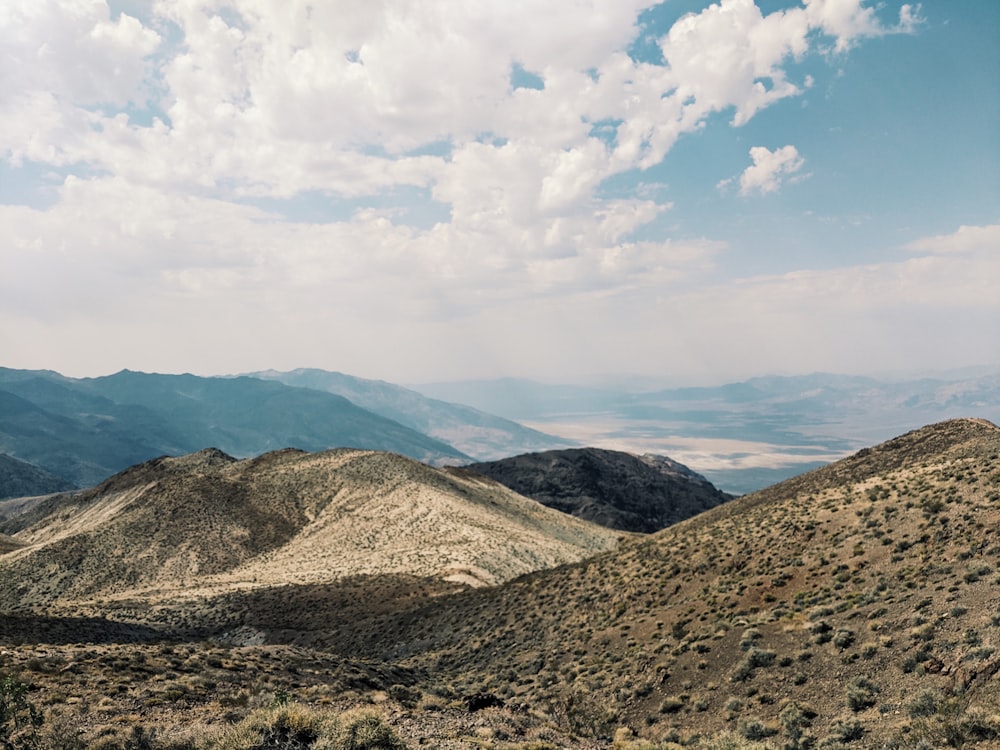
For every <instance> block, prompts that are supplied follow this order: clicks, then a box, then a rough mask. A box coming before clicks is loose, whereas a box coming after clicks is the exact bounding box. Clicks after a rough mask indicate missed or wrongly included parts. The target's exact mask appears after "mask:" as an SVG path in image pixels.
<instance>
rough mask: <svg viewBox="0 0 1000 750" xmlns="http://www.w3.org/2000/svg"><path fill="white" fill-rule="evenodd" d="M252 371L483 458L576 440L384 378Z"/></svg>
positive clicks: (309, 371)
mask: <svg viewBox="0 0 1000 750" xmlns="http://www.w3.org/2000/svg"><path fill="white" fill-rule="evenodd" d="M251 376H252V377H256V378H262V379H265V380H277V381H279V382H282V383H285V384H286V385H292V386H297V387H301V388H313V389H315V390H319V391H326V392H328V393H335V394H337V395H338V396H343V397H344V398H346V399H348V400H350V401H351V402H352V403H354V404H357V405H358V406H360V407H362V408H363V409H368V410H369V411H372V412H375V413H376V414H381V415H382V416H383V417H386V418H388V419H392V420H395V421H396V422H399V423H400V424H404V425H406V426H407V427H411V428H413V429H414V430H417V431H418V432H422V433H423V434H425V435H430V436H431V437H434V438H437V439H438V440H442V441H444V442H446V443H448V444H449V445H453V446H455V447H456V448H457V449H458V450H460V451H462V452H463V453H465V454H467V455H469V456H472V457H473V458H474V459H477V460H479V461H489V460H492V459H496V458H503V457H505V456H510V455H512V454H515V453H523V452H525V451H537V450H546V449H550V448H564V447H568V446H570V445H573V441H571V440H566V439H564V438H560V437H555V436H553V435H546V434H545V433H544V432H539V431H538V430H532V429H529V428H528V427H525V426H523V425H520V424H518V423H517V422H512V421H511V420H509V419H504V418H503V417H497V416H494V415H493V414H487V413H486V412H483V411H479V410H478V409H473V408H472V407H469V406H462V405H460V404H453V403H449V402H447V401H440V400H438V399H433V398H427V397H426V396H423V395H421V394H419V393H417V392H416V391H412V390H410V389H409V388H403V387H402V386H399V385H394V384H392V383H387V382H385V381H382V380H368V379H365V378H357V377H354V376H352V375H345V374H343V373H340V372H328V371H326V370H314V369H299V370H292V371H291V372H276V371H274V370H268V371H266V372H256V373H251Z"/></svg>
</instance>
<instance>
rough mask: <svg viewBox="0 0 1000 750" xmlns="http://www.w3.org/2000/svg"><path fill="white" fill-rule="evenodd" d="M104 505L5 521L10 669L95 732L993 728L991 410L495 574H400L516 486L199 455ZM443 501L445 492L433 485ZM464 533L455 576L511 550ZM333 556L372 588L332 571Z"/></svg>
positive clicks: (629, 735) (401, 468) (67, 506)
mask: <svg viewBox="0 0 1000 750" xmlns="http://www.w3.org/2000/svg"><path fill="white" fill-rule="evenodd" d="M341 462H342V463H341ZM185 464H186V465H185ZM350 467H353V470H352V471H353V473H351V472H348V473H347V474H343V473H342V472H343V471H345V470H346V469H348V468H350ZM171 472H174V473H171ZM411 472H416V474H413V473H411ZM407 477H409V478H410V479H413V478H414V477H417V478H419V479H420V481H419V482H418V486H414V485H413V484H411V483H410V481H409V479H407ZM362 480H363V481H362ZM428 486H430V487H432V488H433V489H428ZM351 487H357V488H358V491H357V492H352V491H351V489H350V488H351ZM171 488H173V489H171ZM237 488H242V489H240V490H237ZM483 491H485V492H486V493H487V494H486V495H482V494H480V493H481V492H483ZM90 492H94V491H90ZM372 492H376V493H381V494H379V495H377V496H376V497H375V498H374V499H372V498H371V497H370V495H371V493H372ZM102 493H103V494H88V492H83V493H77V494H75V495H72V496H62V498H61V499H57V498H47V499H45V500H44V501H43V504H45V503H48V507H47V508H42V507H41V505H39V506H36V507H35V508H34V509H32V510H29V511H27V515H26V516H25V517H23V518H21V519H20V521H18V523H17V524H14V525H10V521H8V522H7V525H5V526H3V527H2V528H0V532H2V534H3V536H0V545H5V546H4V547H3V548H8V549H11V551H8V552H6V553H5V554H2V555H0V580H3V581H4V584H5V585H4V586H3V587H0V597H2V599H3V601H2V602H0V612H2V613H3V616H0V636H2V637H3V639H4V652H3V654H2V657H3V660H4V662H3V667H4V671H5V674H12V675H20V679H22V680H23V681H24V683H25V684H26V686H27V689H28V692H27V696H28V697H29V698H30V699H31V700H33V701H35V702H36V703H37V704H38V705H40V706H43V707H44V710H45V712H46V716H47V719H49V718H51V719H52V720H53V723H55V720H57V719H58V718H59V717H60V716H63V717H68V719H67V720H68V721H70V722H73V723H72V724H71V726H73V727H75V728H77V729H81V730H82V731H84V732H85V736H86V738H87V739H88V740H92V741H95V742H96V741H101V742H103V743H110V742H112V741H113V740H114V741H116V742H117V745H116V746H126V742H127V741H128V735H127V734H126V733H127V732H129V731H131V732H132V734H133V735H138V736H140V737H142V736H144V735H142V734H141V733H140V732H139V730H141V729H145V728H156V729H157V737H156V738H155V739H156V740H157V743H156V744H154V745H153V746H154V747H161V748H166V747H177V746H178V745H179V744H181V745H182V744H183V743H182V740H185V739H189V740H191V741H192V742H193V740H195V739H197V741H198V746H200V747H206V748H222V747H230V748H231V747H234V745H233V744H224V742H231V740H233V739H234V738H235V737H237V736H240V737H245V738H246V740H245V742H244V743H243V744H241V745H240V746H241V747H271V746H276V743H272V744H265V742H264V741H263V740H262V739H261V738H262V737H267V738H271V739H272V740H274V739H275V738H278V739H283V738H287V737H288V735H289V730H290V729H291V728H293V727H296V726H298V727H301V726H303V724H302V722H303V721H304V720H305V718H308V717H311V716H314V714H312V713H310V712H313V711H316V712H319V715H320V716H323V717H326V718H325V719H324V720H325V721H329V722H344V723H347V721H348V718H347V717H349V716H355V714H353V713H349V714H344V715H343V717H341V716H340V715H339V712H340V711H343V710H344V709H345V708H348V707H359V706H363V707H365V708H366V710H367V711H371V710H372V709H373V708H374V709H375V710H377V711H378V717H377V719H378V721H379V722H381V724H378V725H377V726H378V727H379V731H381V732H387V731H390V730H391V732H393V733H395V734H396V735H398V736H399V737H400V738H401V740H402V743H400V742H394V743H388V740H387V741H386V743H387V744H384V745H383V746H385V747H393V748H399V747H403V746H405V747H412V748H416V747H439V748H442V749H443V750H451V749H453V748H454V749H457V748H463V747H478V748H483V749H484V750H528V748H536V749H538V750H542V748H546V749H551V748H575V749H576V750H596V749H597V748H614V749H615V750H649V748H658V749H661V750H662V749H663V748H675V747H690V748H704V749H705V750H721V748H734V749H739V750H762V749H770V750H777V748H797V749H801V748H810V747H812V748H827V749H828V750H832V749H833V748H849V749H850V748H859V749H860V748H874V747H889V748H898V749H899V750H903V749H906V750H917V748H939V747H940V748H944V747H962V748H966V749H972V750H988V749H990V748H995V747H997V744H998V742H1000V680H998V676H1000V656H998V649H1000V609H998V605H1000V602H998V600H997V590H998V586H1000V568H998V560H1000V541H998V540H1000V534H998V531H1000V428H998V427H997V426H995V425H993V424H991V423H989V422H986V421H984V420H977V419H957V420H949V421H946V422H942V423H937V424H933V425H930V426H928V427H924V428H920V429H918V430H915V431H911V432H908V433H906V434H903V435H901V436H900V437H897V438H894V439H892V440H889V441H887V442H885V443H881V444H878V445H874V446H872V447H870V448H865V449H863V450H860V451H857V452H855V453H854V454H852V455H851V456H849V457H847V458H844V459H842V460H840V461H838V462H835V463H833V464H831V465H829V466H826V467H823V468H821V469H818V470H816V471H812V472H809V473H806V474H803V475H800V476H798V477H795V478H793V479H791V480H788V481H786V482H783V483H781V484H778V485H775V486H773V487H770V488H767V489H765V490H763V491H760V492H757V493H754V494H750V495H746V496H744V497H740V498H736V499H734V500H732V501H730V502H727V503H723V504H721V505H718V506H716V507H714V508H711V509H709V510H707V511H705V512H703V513H701V514H699V515H697V516H694V517H692V518H690V519H687V520H685V521H681V522H679V523H677V524H674V525H672V526H669V527H668V528H666V529H664V530H662V531H659V532H657V533H655V534H651V535H647V536H643V537H626V538H625V539H623V540H622V542H621V544H619V545H618V546H617V548H615V549H608V551H605V552H602V553H600V554H596V555H593V556H588V557H585V559H580V560H579V562H575V563H567V564H562V565H557V566H556V567H546V566H543V565H536V566H534V567H535V568H537V570H536V572H532V573H525V574H523V575H517V572H516V570H515V569H514V566H513V565H510V566H508V567H506V568H505V571H497V572H495V573H494V576H495V580H496V581H498V583H497V584H496V585H489V586H483V587H478V588H470V587H467V586H461V585H458V584H456V583H451V582H448V581H445V580H443V577H444V578H447V577H448V574H447V573H445V574H444V576H443V577H442V574H441V573H442V571H441V567H442V561H441V560H440V559H437V560H433V561H432V562H431V563H430V564H428V565H427V566H426V567H423V568H420V569H421V570H424V571H425V572H426V571H431V572H432V576H431V577H419V576H413V575H409V574H406V573H403V572H400V571H401V570H404V569H412V568H401V567H395V563H393V562H391V561H393V560H396V561H399V560H402V561H404V562H405V563H406V564H407V565H412V564H413V563H414V561H423V559H424V556H425V555H431V556H433V555H434V554H436V551H437V549H438V544H437V542H438V539H437V537H435V536H434V533H435V530H436V529H439V528H440V524H442V523H443V522H446V521H447V520H448V519H450V518H454V517H456V515H457V514H458V509H460V508H466V509H468V508H469V507H475V508H477V509H478V510H477V511H476V513H475V516H476V517H482V516H480V515H479V514H480V513H483V512H485V513H493V512H496V511H499V512H500V513H501V515H505V516H507V517H512V518H520V517H524V514H526V513H527V509H525V510H523V511H514V512H510V513H508V512H507V511H506V510H505V509H506V508H508V507H509V506H508V505H507V504H506V500H505V499H504V498H505V497H507V498H516V497H517V496H516V495H513V494H512V493H509V491H507V490H505V489H503V488H501V487H499V485H497V484H495V483H492V482H490V481H489V480H486V479H478V480H476V479H474V478H473V477H472V476H471V474H470V473H469V472H468V471H467V470H465V469H449V470H434V469H431V468H429V467H426V466H423V465H419V464H414V463H413V462H410V461H406V460H405V459H399V458H398V457H386V456H385V455H384V454H370V453H364V452H356V451H333V452H328V453H321V454H310V455H303V454H300V453H296V452H294V451H283V452H280V453H276V454H268V455H266V456H262V457H261V458H259V459H256V460H248V461H232V460H231V459H229V458H228V457H226V456H224V455H221V454H218V453H216V452H207V453H202V454H199V455H195V456H191V457H187V458H184V459H164V460H161V461H159V462H154V463H152V464H147V465H145V466H140V467H137V468H136V469H134V470H132V471H131V472H128V473H126V474H123V475H121V476H119V477H117V478H116V479H115V480H113V482H111V483H109V485H108V486H107V487H106V488H105V489H104V490H102ZM241 493H242V494H241ZM439 493H444V494H447V495H448V497H449V498H450V499H449V500H448V502H447V503H445V504H441V505H439V504H437V503H436V502H434V503H431V501H430V500H429V499H427V498H438V497H440V494H439ZM491 493H501V494H491ZM504 493H506V494H504ZM83 497H86V498H89V500H87V501H86V502H81V498H83ZM269 498H270V499H269ZM341 501H342V502H341ZM494 502H495V503H497V505H494ZM520 502H528V501H527V500H524V499H523V498H522V499H521V500H520ZM469 503H471V506H470V505H469ZM532 505H533V507H535V508H536V512H538V513H541V514H543V515H544V517H545V518H558V517H560V516H559V515H558V514H556V513H555V511H552V510H550V509H545V508H542V507H541V506H540V505H538V504H537V503H532ZM175 507H176V508H177V512H178V520H175V521H173V522H170V523H168V522H167V521H168V519H169V515H168V514H169V512H170V510H171V509H172V508H175ZM143 514H144V515H143ZM310 514H311V515H312V520H310ZM548 514H552V515H548ZM241 517H243V518H245V519H246V520H245V521H244V522H242V523H243V524H244V526H243V529H244V531H245V532H247V533H242V532H241V531H240V523H241V522H240V521H239V520H238V519H239V518H241ZM490 517H491V518H493V517H494V516H490ZM561 517H562V518H566V517H565V516H561ZM400 518H403V519H413V518H420V519H423V520H424V523H422V524H421V530H420V531H419V533H416V534H414V535H412V536H407V537H405V538H400V537H399V534H400V533H402V532H405V531H406V530H407V529H408V528H412V523H411V524H410V526H406V525H404V526H403V527H402V528H400V526H399V525H398V519H400ZM181 519H190V521H189V522H182V520H181ZM303 519H304V520H303ZM569 521H570V522H572V523H576V524H580V526H578V527H574V528H580V529H590V530H593V529H595V527H594V526H592V525H589V524H584V523H583V522H582V521H577V520H575V519H569ZM547 523H548V522H546V525H547ZM174 524H181V525H180V528H178V529H176V530H171V527H172V526H173V525H174ZM300 524H301V525H300ZM383 526H385V527H386V528H389V529H391V530H392V533H391V535H389V536H388V537H387V538H386V539H385V543H386V544H387V545H388V546H389V551H388V552H387V553H386V554H385V555H383V554H382V552H381V551H380V550H382V549H383V545H382V543H381V542H380V543H375V541H376V538H377V537H375V536H373V534H376V532H375V530H376V529H378V528H381V527H383ZM452 528H454V534H453V535H450V536H449V538H451V539H452V540H453V542H454V545H453V546H451V547H450V548H449V549H451V550H457V549H466V550H473V549H481V548H482V547H483V546H484V545H487V544H488V545H490V546H489V548H488V550H487V552H486V553H485V554H484V555H483V556H481V557H479V558H477V561H474V562H472V563H471V564H470V563H469V558H465V561H464V564H466V565H467V566H468V567H472V566H473V565H474V566H476V567H478V566H479V565H481V564H482V563H483V562H486V561H489V560H503V559H507V558H505V557H504V555H505V554H507V553H508V550H509V548H510V546H511V545H512V544H516V543H517V540H518V539H521V538H522V537H521V536H520V534H521V533H522V532H521V531H516V532H514V533H513V535H512V536H509V535H505V534H504V533H502V528H511V527H506V526H505V525H501V527H500V528H499V529H498V527H496V526H492V527H490V528H489V529H488V530H486V529H485V527H483V526H480V527H477V528H479V529H480V530H481V531H476V532H473V533H470V529H471V528H473V527H472V526H470V525H467V524H462V525H457V526H455V527H452ZM535 528H538V526H536V527H535ZM255 529H260V536H259V537H258V538H256V539H255V537H257V532H255V531H254V530H255ZM310 529H314V531H310ZM564 533H568V534H569V536H570V537H572V536H573V533H575V532H568V531H567V532H564ZM606 533H609V532H606ZM546 536H547V537H549V538H551V534H548V533H547V534H546ZM469 537H471V538H469ZM189 539H190V540H191V541H190V544H189V546H187V547H183V545H185V544H186V543H187V540H189ZM397 539H399V543H398V544H396V545H395V546H393V545H392V543H393V541H394V540H397ZM198 540H201V541H198ZM369 540H370V541H369ZM597 546H598V547H599V546H600V545H597ZM342 548H343V549H345V550H350V552H348V551H345V552H342V551H341V549H342ZM605 549H607V548H605ZM286 552H287V553H288V554H287V555H285V553H286ZM585 554H586V553H581V557H583V556H584V555H585ZM143 556H146V558H147V559H145V562H144V561H143V560H144V558H143ZM343 556H347V557H350V558H351V559H353V561H354V562H352V563H351V566H352V567H353V566H356V565H361V566H362V567H363V569H364V570H365V573H364V574H363V575H348V576H347V577H344V578H339V579H337V580H336V581H332V579H333V578H334V577H335V576H336V575H339V573H338V572H337V571H338V570H341V571H342V570H343V568H338V564H339V563H338V562H337V561H338V560H339V559H342V557H343ZM530 557H531V555H529V554H527V551H524V557H522V558H520V559H522V560H524V559H526V558H530ZM90 559H94V560H99V561H100V564H99V565H98V564H96V563H95V564H93V565H92V564H90V563H88V562H87V561H88V560H90ZM105 566H111V567H113V568H114V570H113V571H106V570H102V567H105ZM196 566H205V570H204V572H199V569H196ZM529 567H530V566H529ZM484 569H486V568H484ZM161 570H162V572H161ZM324 570H331V571H333V573H332V574H323V571H324ZM69 571H75V572H74V573H70V572H69ZM129 571H134V573H130V572H129ZM433 571H437V573H436V574H435V573H433ZM129 575H135V576H137V580H134V581H130V580H127V578H126V577H127V576H129ZM323 575H328V576H329V577H327V578H324V577H323ZM512 576H514V577H512ZM323 581H327V582H326V583H324V582H323ZM192 584H194V585H192ZM62 696H73V697H74V698H76V697H79V699H80V701H81V703H82V706H80V707H75V708H74V706H73V705H64V704H66V703H68V702H66V701H65V700H64V698H63V697H62ZM95 706H96V707H97V708H96V709H95V708H94V707H95ZM84 707H85V708H84ZM258 707H259V708H258ZM64 712H68V713H64ZM366 716H370V715H369V714H366ZM293 719H294V723H293ZM254 722H256V723H254ZM234 723H236V726H232V725H233V724H234ZM251 723H254V724H253V725H254V726H256V727H258V729H256V730H254V732H256V734H252V733H250V730H249V729H248V726H249V725H250V724H251ZM369 725H370V726H371V727H374V726H375V725H376V720H375V719H371V720H370V721H369ZM244 730H246V731H244ZM150 731H151V730H150ZM372 731H374V728H373V729H372ZM185 732H187V734H184V733H185ZM147 734H148V732H147ZM161 738H162V739H161ZM168 743H169V744H168ZM403 743H405V744H403ZM188 744H191V743H190V742H189V743H188ZM288 744H293V743H288ZM127 746H135V744H134V743H133V744H131V745H127ZM297 746H306V747H308V746H309V741H307V740H304V741H302V742H301V744H300V745H297ZM335 746H336V745H335ZM342 746H345V747H346V746H348V745H347V744H346V743H345V744H344V745H342ZM355 746H356V745H355Z"/></svg>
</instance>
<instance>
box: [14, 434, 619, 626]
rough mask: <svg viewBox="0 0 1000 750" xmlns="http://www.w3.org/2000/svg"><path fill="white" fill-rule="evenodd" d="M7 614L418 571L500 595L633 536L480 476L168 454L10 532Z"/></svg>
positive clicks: (326, 461) (39, 512) (324, 458)
mask: <svg viewBox="0 0 1000 750" xmlns="http://www.w3.org/2000/svg"><path fill="white" fill-rule="evenodd" d="M0 532H3V533H5V534H7V535H8V536H9V537H10V538H11V539H13V541H14V542H16V543H17V544H19V545H21V548H20V549H18V550H17V551H16V552H15V553H14V554H12V555H7V556H5V557H3V558H0V578H2V579H3V580H5V581H9V582H13V581H16V582H17V585H16V587H15V586H13V585H12V586H9V587H5V588H4V590H3V591H0V608H2V609H3V610H4V611H15V610H17V611H21V610H24V609H25V608H32V609H37V608H42V609H43V610H44V609H45V608H46V607H51V606H54V605H67V604H70V603H73V602H79V601H81V600H86V601H88V602H90V603H91V606H93V602H94V601H96V600H109V599H116V598H117V599H131V598H134V597H136V596H149V595H150V592H153V591H155V592H156V596H157V597H167V598H169V599H171V600H175V599H178V598H184V599H187V600H190V599H191V598H192V597H197V596H204V592H205V591H209V590H211V591H217V590H220V589H229V588H236V589H245V588H264V587H274V586H284V585H296V586H304V585H321V584H330V583H332V582H336V581H338V580H340V579H343V578H347V577H349V576H386V575H388V576H391V575H409V576H418V577H423V578H433V579H436V580H440V581H452V582H455V583H459V584H469V585H475V586H478V585H493V584H497V583H500V582H502V581H505V580H508V579H510V578H513V577H515V576H518V575H522V574H524V573H528V572H532V571H535V570H537V569H539V568H543V567H552V566H554V565H559V564H563V563H567V562H574V561H577V560H579V559H581V558H583V557H586V556H589V555H591V554H595V553H596V552H599V551H604V550H608V549H610V548H612V547H614V546H615V544H616V543H617V539H618V537H619V536H620V535H619V534H616V533H614V532H611V531H609V530H607V529H603V528H601V527H598V526H594V525H592V524H589V523H586V522H583V521H580V520H577V519H574V518H571V517H569V516H566V515H564V514H561V513H558V512H556V511H553V510H550V509H547V508H545V507H543V506H541V505H539V504H538V503H536V502H534V501H533V500H529V499H527V498H524V497H521V496H519V495H517V494H515V493H513V492H511V491H510V490H508V489H507V488H505V487H503V486H501V485H499V484H496V483H494V482H492V481H489V480H485V479H483V478H481V477H470V476H467V475H465V474H464V473H462V474H456V473H449V472H446V471H443V470H438V469H433V468H431V467H429V466H426V465H424V464H421V463H418V462H416V461H413V460H412V459H408V458H405V457H402V456H398V455H395V454H389V453H382V452H370V451H359V450H353V449H338V450H332V451H325V452H321V453H305V452H302V451H297V450H291V449H286V450H282V451H277V452H273V453H268V454H265V455H263V456H260V457H258V458H254V459H245V460H242V461H238V460H236V459H234V458H232V457H230V456H228V455H226V454H225V453H223V452H222V451H219V450H217V449H208V450H203V451H200V452H198V453H194V454H191V455H187V456H183V457H179V458H158V459H154V460H152V461H149V462H147V463H144V464H141V465H139V466H135V467H132V468H130V469H128V470H126V471H124V472H122V473H120V474H117V475H115V476H114V477H112V478H111V479H109V480H107V481H106V482H104V483H103V484H101V485H100V486H98V487H96V488H93V489H91V490H88V491H84V492H78V493H74V494H72V495H61V496H53V497H50V498H48V499H47V500H45V501H43V502H41V503H39V504H37V505H35V506H34V507H32V508H31V509H29V510H27V511H26V512H24V513H22V514H21V515H18V516H14V517H13V518H8V519H7V520H5V521H3V522H0Z"/></svg>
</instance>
